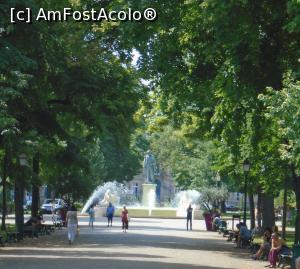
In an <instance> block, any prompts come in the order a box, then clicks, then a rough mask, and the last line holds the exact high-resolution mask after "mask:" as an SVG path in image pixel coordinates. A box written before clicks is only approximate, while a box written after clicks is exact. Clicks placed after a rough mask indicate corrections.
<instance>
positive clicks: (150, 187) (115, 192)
mask: <svg viewBox="0 0 300 269" xmlns="http://www.w3.org/2000/svg"><path fill="white" fill-rule="evenodd" d="M144 173H145V175H146V182H145V183H144V184H143V193H142V204H139V202H138V201H137V200H136V198H135V196H134V195H132V192H131V191H130V190H129V189H128V188H127V187H126V186H125V185H124V184H121V183H117V182H107V183H105V184H104V185H102V186H99V187H97V188H96V190H95V191H94V192H93V194H92V195H91V196H90V198H89V199H88V201H87V202H86V204H85V206H84V207H83V209H82V213H86V212H87V210H88V209H89V208H90V206H91V205H97V206H96V207H95V215H96V217H103V216H105V214H106V207H107V205H108V203H109V202H112V203H113V204H114V206H115V208H116V211H115V216H120V214H121V211H122V205H126V206H127V209H128V211H129V215H130V216H131V217H152V218H185V217H186V209H187V207H188V206H189V204H190V203H191V204H192V206H193V208H194V216H196V215H197V214H196V212H199V210H198V211H197V209H196V203H197V200H198V199H199V197H200V193H199V192H197V191H195V190H187V191H181V192H179V193H177V194H176V196H175V199H174V201H173V202H172V207H156V205H155V202H156V192H155V190H156V184H153V182H154V180H155V175H158V173H157V168H156V162H155V158H154V156H153V155H152V153H151V152H150V151H147V154H146V156H145V158H144ZM198 215H199V216H200V217H202V214H200V213H198ZM199 216H198V217H197V218H199Z"/></svg>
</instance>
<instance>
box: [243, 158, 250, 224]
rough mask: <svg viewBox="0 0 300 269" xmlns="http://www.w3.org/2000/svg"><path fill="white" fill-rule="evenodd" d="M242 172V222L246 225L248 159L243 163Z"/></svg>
mask: <svg viewBox="0 0 300 269" xmlns="http://www.w3.org/2000/svg"><path fill="white" fill-rule="evenodd" d="M243 170H244V176H245V186H244V218H243V222H244V224H246V221H247V216H246V214H247V183H248V182H247V180H248V172H249V170H250V162H249V161H248V159H246V160H245V161H244V163H243Z"/></svg>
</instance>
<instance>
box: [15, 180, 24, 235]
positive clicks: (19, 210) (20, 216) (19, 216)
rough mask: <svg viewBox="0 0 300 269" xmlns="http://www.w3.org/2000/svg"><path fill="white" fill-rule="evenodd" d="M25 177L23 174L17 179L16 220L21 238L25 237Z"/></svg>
mask: <svg viewBox="0 0 300 269" xmlns="http://www.w3.org/2000/svg"><path fill="white" fill-rule="evenodd" d="M23 202H24V179H23V178H22V176H20V177H19V178H17V179H16V181H15V221H16V229H17V232H19V233H20V236H21V238H22V237H23V227H24V208H23Z"/></svg>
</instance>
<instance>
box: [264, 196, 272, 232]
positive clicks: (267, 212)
mask: <svg viewBox="0 0 300 269" xmlns="http://www.w3.org/2000/svg"><path fill="white" fill-rule="evenodd" d="M261 198H262V229H263V230H264V229H265V228H266V227H270V228H271V227H273V226H274V225H275V213H274V198H273V197H270V196H268V195H267V194H264V193H262V197H261Z"/></svg>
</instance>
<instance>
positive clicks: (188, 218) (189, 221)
mask: <svg viewBox="0 0 300 269" xmlns="http://www.w3.org/2000/svg"><path fill="white" fill-rule="evenodd" d="M192 218H193V208H192V205H191V204H190V205H189V207H188V208H187V210H186V230H188V229H189V224H190V230H192Z"/></svg>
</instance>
